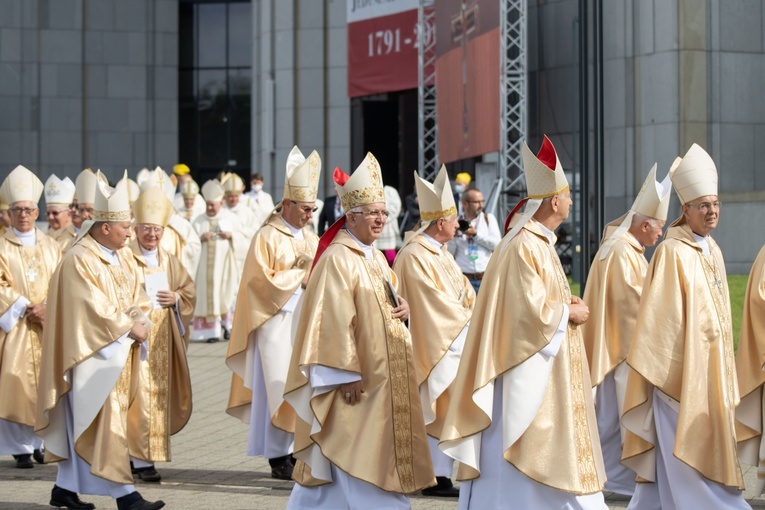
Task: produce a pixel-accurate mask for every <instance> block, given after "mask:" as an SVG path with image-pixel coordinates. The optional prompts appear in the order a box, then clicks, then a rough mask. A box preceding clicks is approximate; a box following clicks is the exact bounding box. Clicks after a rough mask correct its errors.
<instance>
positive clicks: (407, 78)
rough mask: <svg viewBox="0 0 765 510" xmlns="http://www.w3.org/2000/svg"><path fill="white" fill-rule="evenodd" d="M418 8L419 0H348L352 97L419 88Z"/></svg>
mask: <svg viewBox="0 0 765 510" xmlns="http://www.w3.org/2000/svg"><path fill="white" fill-rule="evenodd" d="M412 6H414V7H415V8H414V9H412ZM416 7H417V1H416V0H415V1H412V0H389V1H387V2H385V3H381V2H379V1H378V2H374V1H371V0H348V96H349V97H358V96H368V95H371V94H381V93H384V92H394V91H397V90H406V89H412V88H416V87H417V44H418V30H417V9H416Z"/></svg>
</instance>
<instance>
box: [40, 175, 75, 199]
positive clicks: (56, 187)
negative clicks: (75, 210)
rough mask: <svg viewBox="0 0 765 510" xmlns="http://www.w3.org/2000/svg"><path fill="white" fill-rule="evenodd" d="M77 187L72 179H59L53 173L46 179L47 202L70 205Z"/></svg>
mask: <svg viewBox="0 0 765 510" xmlns="http://www.w3.org/2000/svg"><path fill="white" fill-rule="evenodd" d="M74 192H75V187H74V183H73V182H72V179H70V178H69V177H64V178H63V179H59V178H58V177H56V176H55V175H51V176H50V177H48V179H47V180H46V181H45V204H46V205H61V206H69V205H70V204H71V203H72V201H73V200H74Z"/></svg>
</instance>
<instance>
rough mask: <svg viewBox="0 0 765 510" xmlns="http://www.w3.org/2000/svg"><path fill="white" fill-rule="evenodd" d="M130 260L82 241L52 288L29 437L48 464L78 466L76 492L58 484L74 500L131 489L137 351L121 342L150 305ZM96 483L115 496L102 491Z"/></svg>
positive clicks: (122, 252) (87, 239) (66, 259)
mask: <svg viewBox="0 0 765 510" xmlns="http://www.w3.org/2000/svg"><path fill="white" fill-rule="evenodd" d="M131 259H132V253H131V252H130V250H129V249H122V250H119V251H117V252H114V251H111V250H108V249H106V248H104V247H102V246H101V245H99V244H98V243H97V242H96V241H95V240H94V239H93V238H92V237H91V236H90V235H85V236H84V237H83V238H82V239H81V240H80V241H79V242H78V243H77V244H75V245H74V246H73V247H72V248H71V249H70V250H69V252H68V253H67V255H66V256H65V257H64V258H63V259H62V261H61V264H59V266H58V269H56V272H55V273H54V274H53V277H52V278H51V282H50V288H49V293H48V307H47V315H46V323H45V329H44V332H43V346H42V350H43V355H42V358H41V363H40V365H41V368H40V383H39V390H38V400H37V415H36V426H35V430H36V432H37V434H39V435H40V436H42V437H43V438H44V439H45V448H46V452H45V458H46V461H49V462H50V461H63V460H66V459H69V460H70V461H73V462H74V463H75V464H76V465H77V466H75V468H74V469H76V470H78V472H79V473H80V474H79V475H78V477H77V481H78V482H79V484H80V485H79V486H72V485H70V486H67V485H62V483H61V481H60V477H59V480H57V484H58V485H59V486H60V487H64V488H66V489H68V490H72V491H75V492H79V493H101V494H109V495H111V496H112V497H119V496H121V495H126V494H130V493H131V492H132V491H133V490H134V489H133V488H132V483H133V476H132V474H131V472H130V459H129V453H128V444H129V435H130V434H132V431H131V429H130V428H129V427H128V426H127V423H128V420H127V417H128V416H127V415H128V406H129V403H130V401H131V400H132V399H133V398H134V397H135V390H136V382H137V380H138V379H137V377H138V370H139V368H140V366H139V364H140V363H141V361H140V358H141V356H140V351H141V348H140V347H139V345H138V344H137V343H135V342H134V341H133V340H132V339H130V338H129V337H128V336H127V335H128V333H129V332H130V330H131V328H132V327H133V324H134V323H135V321H136V320H138V319H140V318H142V317H145V316H146V315H148V312H149V308H150V306H151V305H150V301H149V299H148V298H147V296H146V294H145V292H144V291H143V289H142V287H141V286H140V285H139V284H138V280H137V275H136V274H135V268H136V266H135V264H134V263H133V262H132V260H131ZM67 414H68V416H67ZM73 455H75V456H77V457H78V459H74V458H72V456H73ZM83 461H84V462H83ZM85 463H86V464H85ZM82 466H85V468H87V472H86V473H83V472H82ZM60 473H61V467H60V468H59V474H60ZM89 475H95V476H94V477H93V478H95V480H92V481H91V480H90V478H88V476H89ZM98 480H105V481H108V482H111V484H107V485H108V487H110V488H113V487H115V486H118V487H119V488H120V489H119V491H118V492H115V491H112V490H111V489H103V488H102V487H103V485H102V484H100V483H99V482H98Z"/></svg>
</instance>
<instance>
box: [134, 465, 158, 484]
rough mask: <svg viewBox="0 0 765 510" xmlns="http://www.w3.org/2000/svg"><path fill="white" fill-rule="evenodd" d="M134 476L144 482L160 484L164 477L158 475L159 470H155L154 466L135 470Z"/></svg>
mask: <svg viewBox="0 0 765 510" xmlns="http://www.w3.org/2000/svg"><path fill="white" fill-rule="evenodd" d="M133 475H134V476H133V477H134V478H138V479H139V480H143V481H144V482H158V481H160V480H162V477H161V476H160V475H159V473H157V470H156V469H154V466H148V467H142V468H135V471H133Z"/></svg>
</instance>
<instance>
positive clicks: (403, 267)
mask: <svg viewBox="0 0 765 510" xmlns="http://www.w3.org/2000/svg"><path fill="white" fill-rule="evenodd" d="M393 270H394V272H395V273H396V275H397V276H398V278H399V282H400V283H399V284H400V287H401V290H400V294H401V296H402V297H403V298H404V299H406V301H407V302H408V303H409V311H410V319H409V327H410V331H411V335H412V349H413V352H414V366H415V373H416V376H417V384H418V386H419V391H420V403H421V405H422V411H423V413H424V417H425V425H426V427H427V431H428V436H429V437H428V442H429V443H430V444H431V458H432V460H433V467H434V470H435V474H436V476H444V477H447V478H451V476H452V462H451V458H450V457H448V456H446V455H444V454H443V453H442V452H441V451H440V450H438V439H440V438H441V427H442V426H443V420H444V416H445V415H446V410H447V408H448V407H449V399H450V396H451V393H452V389H451V384H452V382H453V381H454V378H455V377H456V375H457V367H458V366H459V362H460V355H461V354H462V347H463V345H464V342H465V335H466V334H467V326H468V323H469V322H470V315H471V313H472V310H473V304H474V302H475V291H474V290H473V286H472V285H471V284H470V282H469V281H468V279H467V278H466V277H465V276H464V275H463V274H462V271H461V270H460V268H459V266H458V265H457V263H456V262H455V261H454V257H453V256H452V254H451V253H449V251H447V249H446V245H440V246H439V243H438V242H436V241H435V239H433V238H432V237H430V236H428V235H427V234H424V233H422V234H420V235H417V236H416V237H415V238H414V239H412V240H411V242H409V243H408V244H407V245H406V246H405V247H404V248H403V249H402V250H401V251H400V252H399V254H398V255H397V257H396V261H395V263H394V265H393ZM446 459H448V460H446ZM445 460H446V461H445Z"/></svg>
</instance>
